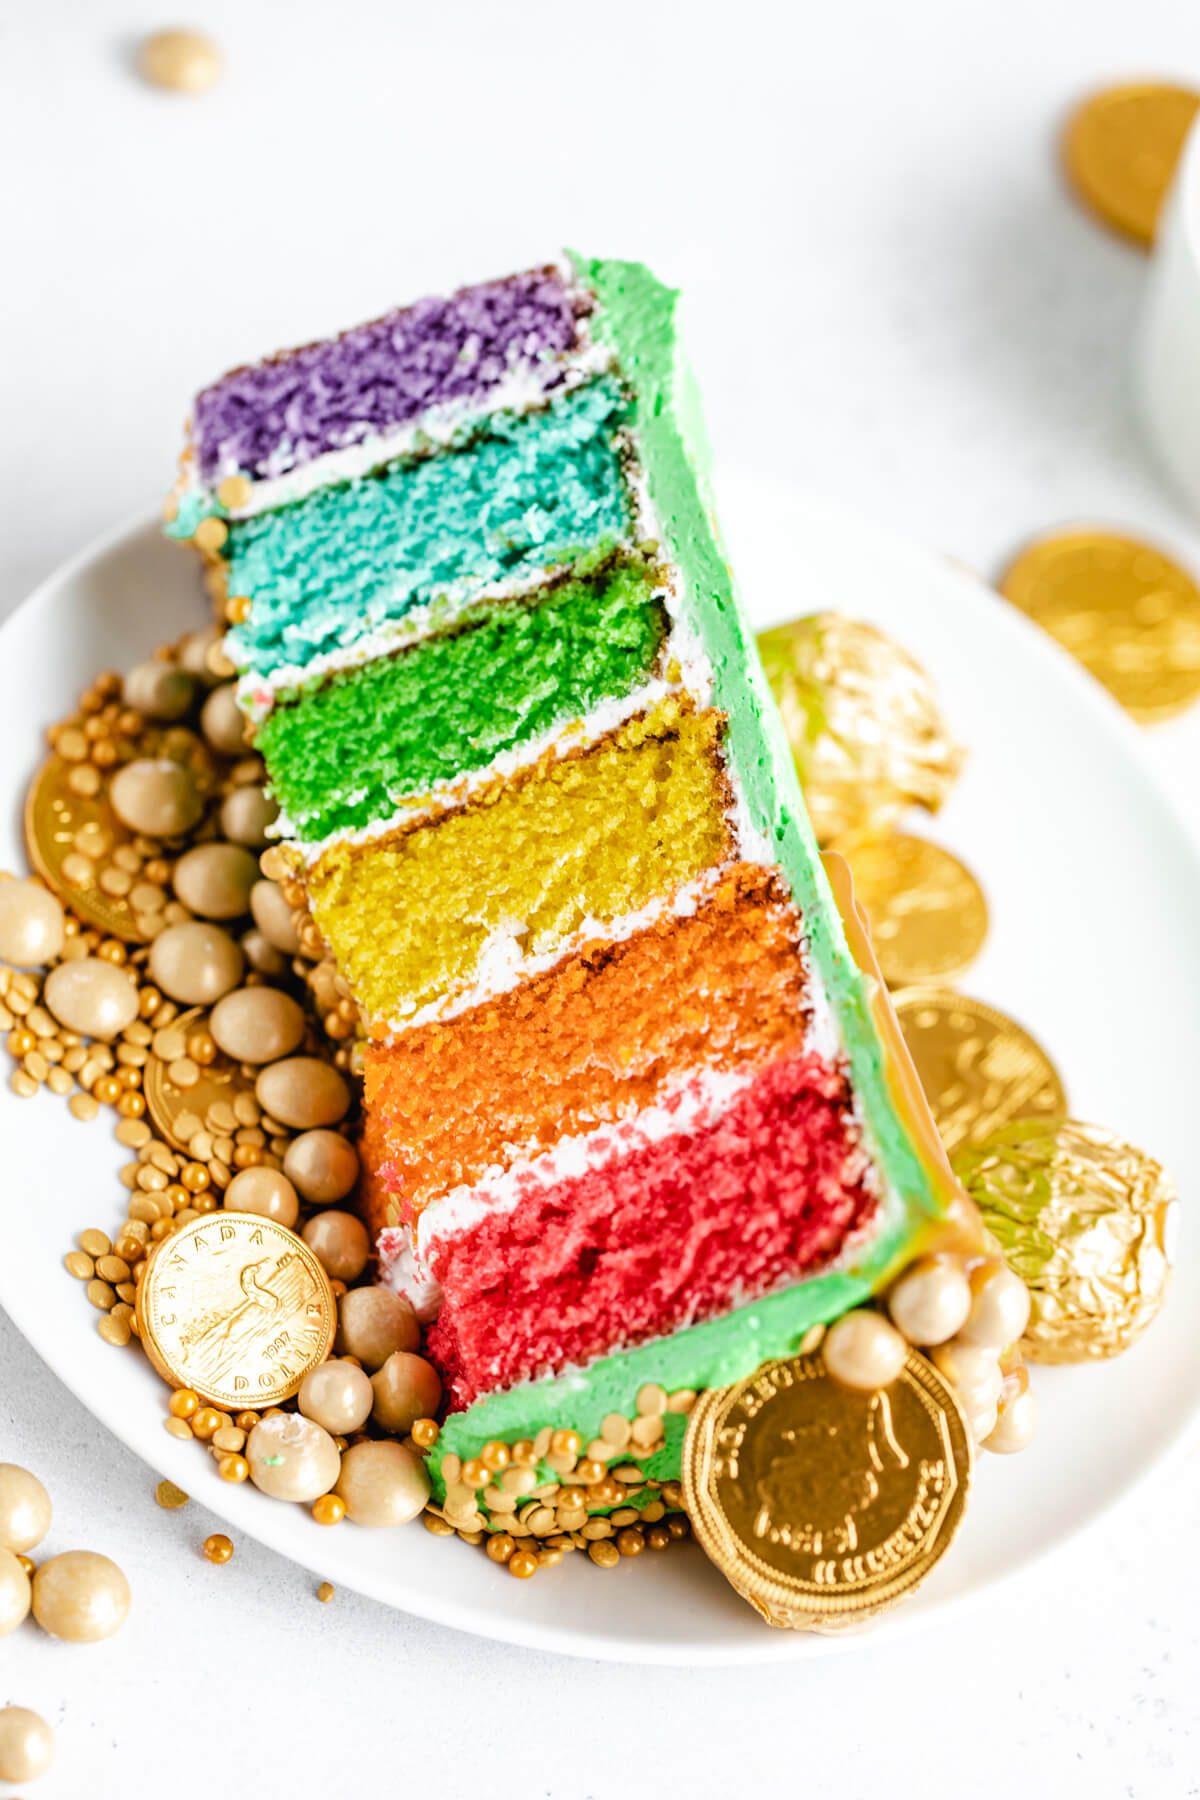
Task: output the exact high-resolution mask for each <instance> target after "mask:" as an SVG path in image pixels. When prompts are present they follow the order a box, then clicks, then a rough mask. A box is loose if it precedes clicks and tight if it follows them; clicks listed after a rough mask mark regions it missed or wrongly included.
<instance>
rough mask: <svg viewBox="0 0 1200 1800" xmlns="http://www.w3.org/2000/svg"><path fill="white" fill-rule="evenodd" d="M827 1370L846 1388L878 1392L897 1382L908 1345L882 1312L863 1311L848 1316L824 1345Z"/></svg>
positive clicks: (826, 1336)
mask: <svg viewBox="0 0 1200 1800" xmlns="http://www.w3.org/2000/svg"><path fill="white" fill-rule="evenodd" d="M821 1355H822V1356H823V1357H824V1359H825V1367H826V1368H827V1369H828V1370H829V1373H830V1374H831V1375H832V1376H833V1378H834V1380H835V1381H840V1382H841V1384H842V1386H843V1387H849V1388H859V1389H862V1390H863V1391H864V1392H874V1390H875V1389H876V1388H885V1387H888V1386H890V1384H891V1383H892V1382H893V1381H895V1379H896V1377H897V1375H899V1373H900V1371H901V1369H902V1368H903V1367H904V1359H905V1357H906V1356H907V1355H908V1345H907V1344H906V1343H905V1341H904V1339H903V1338H902V1337H901V1336H900V1333H899V1332H898V1331H897V1330H896V1327H895V1326H894V1325H890V1324H889V1323H888V1321H887V1320H886V1319H885V1318H884V1316H883V1314H882V1313H878V1312H872V1311H870V1310H869V1309H867V1308H865V1307H864V1308H862V1309H860V1310H859V1311H857V1312H848V1313H844V1314H843V1315H842V1317H841V1318H840V1319H838V1320H837V1321H836V1322H835V1323H834V1324H833V1325H831V1326H830V1327H829V1330H828V1331H827V1332H826V1334H825V1338H824V1341H823V1343H822V1345H821Z"/></svg>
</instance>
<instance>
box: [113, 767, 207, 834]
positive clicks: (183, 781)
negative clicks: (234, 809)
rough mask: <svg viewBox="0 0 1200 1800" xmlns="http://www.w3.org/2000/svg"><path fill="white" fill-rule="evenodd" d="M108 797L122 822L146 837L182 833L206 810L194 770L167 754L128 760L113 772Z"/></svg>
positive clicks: (188, 829) (197, 820) (190, 827)
mask: <svg viewBox="0 0 1200 1800" xmlns="http://www.w3.org/2000/svg"><path fill="white" fill-rule="evenodd" d="M108 797H109V799H110V801H111V802H112V809H113V811H114V812H115V813H116V815H117V817H118V819H120V821H121V823H122V824H123V825H127V826H128V827H129V829H130V831H137V832H141V833H142V834H143V835H144V836H145V837H161V838H174V837H182V836H183V835H184V833H185V832H188V831H190V830H191V829H192V826H193V825H196V824H198V823H199V821H200V816H201V814H202V813H203V811H204V799H203V796H202V795H201V793H200V790H199V788H198V787H197V786H196V783H195V781H194V779H193V777H192V775H191V772H190V771H189V770H188V769H185V768H184V766H183V764H182V763H177V762H169V761H168V760H166V759H165V758H160V759H159V760H157V761H153V760H151V759H150V758H149V757H139V758H138V760H137V761H136V762H131V763H126V764H125V767H124V768H123V769H118V770H117V772H116V774H115V775H114V776H113V778H112V781H111V783H110V784H109V789H108Z"/></svg>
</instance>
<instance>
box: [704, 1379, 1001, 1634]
mask: <svg viewBox="0 0 1200 1800" xmlns="http://www.w3.org/2000/svg"><path fill="white" fill-rule="evenodd" d="M970 1480H971V1445H970V1440H969V1438H968V1435H967V1428H966V1424H965V1421H964V1419H963V1415H962V1412H961V1410H960V1408H959V1405H958V1402H957V1401H956V1400H955V1398H954V1396H953V1394H952V1393H951V1391H950V1389H949V1387H948V1386H947V1385H946V1383H945V1382H944V1381H943V1380H942V1378H941V1376H940V1375H939V1374H938V1372H937V1370H936V1369H935V1368H933V1367H932V1365H931V1364H930V1363H929V1362H927V1361H926V1360H925V1358H924V1357H923V1356H919V1355H918V1354H917V1353H916V1352H915V1351H910V1353H909V1356H908V1360H907V1362H906V1363H905V1365H904V1368H903V1369H902V1370H901V1372H900V1374H899V1375H898V1376H897V1378H896V1380H895V1381H894V1382H892V1384H891V1386H890V1387H887V1388H883V1389H881V1390H880V1391H879V1392H878V1393H873V1394H872V1393H860V1392H856V1391H853V1390H851V1389H849V1388H846V1387H842V1386H841V1385H840V1384H839V1383H838V1382H836V1381H834V1380H833V1378H832V1377H831V1376H830V1375H829V1373H828V1372H827V1370H826V1368H825V1364H824V1362H823V1360H822V1358H821V1356H820V1354H819V1353H818V1354H816V1355H812V1356H796V1357H791V1358H787V1359H784V1360H782V1361H779V1362H772V1363H768V1364H766V1365H765V1367H763V1368H761V1369H759V1370H758V1371H757V1373H756V1374H754V1375H750V1376H748V1377H747V1378H746V1379H745V1380H744V1381H740V1382H737V1383H736V1384H735V1385H734V1386H733V1387H728V1388H714V1389H711V1390H710V1391H709V1392H708V1393H707V1394H704V1395H702V1396H701V1399H700V1400H699V1402H698V1403H697V1405H696V1407H695V1408H694V1409H693V1411H692V1414H691V1417H690V1419H689V1421H688V1430H687V1436H686V1438H685V1440H684V1448H683V1490H684V1501H685V1504H686V1507H687V1512H688V1516H689V1517H690V1519H691V1521H692V1525H693V1528H694V1530H695V1533H696V1536H697V1538H698V1539H699V1541H700V1543H701V1545H702V1546H703V1548H704V1550H705V1551H706V1552H707V1554H708V1556H709V1557H710V1558H711V1560H712V1561H713V1562H714V1563H715V1564H716V1566H717V1567H718V1568H719V1569H720V1570H721V1572H722V1574H723V1575H724V1576H725V1577H726V1578H727V1580H728V1581H729V1582H730V1583H731V1584H732V1586H733V1587H735V1588H736V1589H737V1591H738V1592H739V1593H740V1594H741V1595H742V1596H743V1598H744V1599H746V1600H748V1601H749V1602H750V1604H751V1605H752V1606H753V1607H754V1608H755V1609H756V1611H758V1612H759V1613H760V1614H761V1615H762V1617H763V1618H764V1619H766V1620H767V1622H768V1624H771V1625H778V1626H782V1627H785V1628H787V1629H790V1630H800V1631H825V1632H831V1631H838V1630H844V1629H846V1628H847V1627H848V1626H853V1625H856V1624H860V1623H862V1622H863V1621H864V1620H866V1619H869V1618H873V1617H874V1616H875V1615H876V1614H877V1613H880V1612H882V1611H884V1610H885V1609H887V1608H889V1607H892V1606H895V1605H896V1604H897V1603H898V1602H899V1601H901V1600H903V1599H906V1598H907V1597H908V1596H909V1595H910V1594H912V1593H914V1592H915V1591H916V1589H917V1588H918V1587H919V1586H920V1584H921V1582H922V1581H923V1580H924V1579H925V1577H926V1576H927V1575H928V1574H929V1572H930V1570H931V1569H932V1568H933V1567H934V1565H935V1563H936V1562H937V1561H938V1559H939V1558H940V1557H941V1555H942V1554H943V1552H944V1551H945V1550H946V1548H947V1546H948V1545H949V1543H950V1541H951V1539H952V1538H953V1536H954V1534H955V1532H956V1531H957V1529H958V1526H959V1524H960V1523H961V1521H962V1516H963V1512H964V1509H965V1506H966V1500H967V1490H968V1488H969V1486H970Z"/></svg>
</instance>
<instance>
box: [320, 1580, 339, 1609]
mask: <svg viewBox="0 0 1200 1800" xmlns="http://www.w3.org/2000/svg"><path fill="white" fill-rule="evenodd" d="M336 1592H337V1589H336V1588H335V1587H334V1585H333V1583H332V1581H323V1582H322V1583H321V1585H320V1587H319V1588H318V1589H317V1599H318V1600H319V1601H320V1602H321V1603H322V1605H323V1606H327V1605H328V1604H329V1602H330V1601H331V1600H332V1599H333V1596H334V1595H335V1594H336Z"/></svg>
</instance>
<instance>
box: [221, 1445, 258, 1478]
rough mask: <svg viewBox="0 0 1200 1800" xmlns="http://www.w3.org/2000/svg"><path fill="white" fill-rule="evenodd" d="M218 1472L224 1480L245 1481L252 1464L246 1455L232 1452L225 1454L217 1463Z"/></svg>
mask: <svg viewBox="0 0 1200 1800" xmlns="http://www.w3.org/2000/svg"><path fill="white" fill-rule="evenodd" d="M217 1474H218V1475H219V1476H220V1477H221V1480H222V1481H245V1480H246V1479H247V1478H248V1477H249V1474H250V1464H249V1463H248V1462H247V1461H246V1459H245V1457H244V1456H237V1455H235V1454H234V1453H232V1452H231V1453H230V1454H229V1455H227V1456H223V1457H222V1458H221V1460H220V1462H219V1463H218V1464H217Z"/></svg>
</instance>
